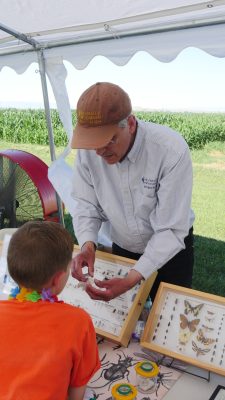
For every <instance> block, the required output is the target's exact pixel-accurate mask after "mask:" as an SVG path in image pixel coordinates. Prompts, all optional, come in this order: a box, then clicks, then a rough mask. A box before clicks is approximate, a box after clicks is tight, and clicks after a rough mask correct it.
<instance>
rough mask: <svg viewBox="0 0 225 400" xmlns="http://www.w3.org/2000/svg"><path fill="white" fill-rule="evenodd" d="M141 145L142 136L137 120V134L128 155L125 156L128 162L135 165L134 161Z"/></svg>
mask: <svg viewBox="0 0 225 400" xmlns="http://www.w3.org/2000/svg"><path fill="white" fill-rule="evenodd" d="M142 143H143V135H142V133H141V127H140V121H138V120H137V133H136V137H135V141H134V144H133V146H132V148H131V149H130V151H129V153H128V154H127V158H128V160H129V161H130V162H133V163H135V161H136V160H137V157H138V154H139V152H140V150H141V146H142Z"/></svg>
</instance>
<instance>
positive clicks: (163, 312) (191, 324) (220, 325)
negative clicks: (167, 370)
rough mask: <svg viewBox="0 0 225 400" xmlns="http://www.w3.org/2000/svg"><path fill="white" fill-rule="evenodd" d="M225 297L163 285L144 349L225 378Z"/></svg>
mask: <svg viewBox="0 0 225 400" xmlns="http://www.w3.org/2000/svg"><path fill="white" fill-rule="evenodd" d="M224 331H225V298H224V297H220V296H216V295H212V294H208V293H204V292H200V291H197V290H193V289H187V288H184V287H181V286H176V285H171V284H168V283H164V282H161V284H160V286H159V289H158V292H157V295H156V298H155V301H154V304H153V306H152V309H151V311H150V314H149V317H148V320H147V322H146V326H145V329H144V332H143V335H142V338H141V346H143V347H145V348H147V349H150V350H154V351H157V352H159V353H161V354H164V355H168V356H170V357H173V358H175V359H179V360H182V361H184V362H187V363H189V364H192V365H194V366H196V367H199V368H203V369H206V370H207V371H212V372H215V373H217V374H220V375H224V376H225V335H224Z"/></svg>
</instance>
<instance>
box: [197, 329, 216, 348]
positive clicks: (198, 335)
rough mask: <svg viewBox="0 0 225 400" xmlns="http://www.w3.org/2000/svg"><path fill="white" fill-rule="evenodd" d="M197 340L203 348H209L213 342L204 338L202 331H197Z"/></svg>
mask: <svg viewBox="0 0 225 400" xmlns="http://www.w3.org/2000/svg"><path fill="white" fill-rule="evenodd" d="M197 340H198V342H200V343H202V344H203V345H204V346H209V345H210V344H212V343H214V342H215V339H213V338H207V337H205V336H204V333H203V330H202V329H199V330H198V334H197Z"/></svg>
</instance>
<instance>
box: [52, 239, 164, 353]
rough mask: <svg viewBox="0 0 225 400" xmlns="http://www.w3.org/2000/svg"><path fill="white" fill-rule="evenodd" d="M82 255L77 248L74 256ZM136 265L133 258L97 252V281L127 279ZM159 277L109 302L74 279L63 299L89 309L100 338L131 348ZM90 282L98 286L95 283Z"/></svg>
mask: <svg viewBox="0 0 225 400" xmlns="http://www.w3.org/2000/svg"><path fill="white" fill-rule="evenodd" d="M78 252H79V247H78V246H74V255H75V254H77V253H78ZM134 264H135V261H134V260H131V259H129V258H124V257H120V256H116V255H113V254H110V253H105V252H101V251H96V259H95V272H94V278H96V279H98V280H103V279H111V278H123V277H125V276H126V275H127V274H128V272H129V270H130V268H131V267H132V266H133V265H134ZM156 275H157V273H154V274H152V275H151V277H150V278H149V279H148V280H146V281H143V282H141V283H138V284H137V285H135V286H134V287H133V288H132V289H130V290H128V291H127V292H126V293H124V294H121V295H120V296H118V297H117V298H115V299H113V300H111V301H109V302H105V301H99V300H92V299H91V298H90V297H89V295H88V294H87V293H86V291H85V286H84V284H83V283H81V282H79V281H77V280H76V279H74V278H73V277H72V276H71V277H70V278H69V280H68V282H67V284H66V287H65V288H64V290H63V291H62V293H61V294H60V295H59V298H60V299H61V300H63V301H65V302H66V303H69V304H72V305H74V306H77V307H82V308H83V309H84V310H86V311H87V312H88V313H89V314H90V315H91V317H92V321H93V324H94V327H95V331H96V333H97V334H98V335H100V336H102V337H104V338H106V339H109V340H111V341H114V342H117V343H119V344H121V345H123V346H127V345H128V342H129V340H130V337H131V334H132V332H133V331H134V329H135V326H136V323H137V320H138V318H139V316H140V314H141V311H142V309H143V307H144V304H145V302H146V299H147V297H148V295H149V292H150V289H151V287H152V285H153V283H154V280H155V277H156ZM90 283H91V284H92V285H93V286H95V285H94V281H93V280H92V282H90ZM98 289H99V288H98Z"/></svg>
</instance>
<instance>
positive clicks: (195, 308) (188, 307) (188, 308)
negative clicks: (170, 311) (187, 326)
mask: <svg viewBox="0 0 225 400" xmlns="http://www.w3.org/2000/svg"><path fill="white" fill-rule="evenodd" d="M184 305H185V309H184V313H185V314H186V315H188V314H189V313H191V314H193V315H194V317H197V316H198V314H199V312H200V311H201V309H202V307H203V306H204V304H203V303H202V304H198V305H197V306H192V305H191V303H190V302H189V301H187V300H184Z"/></svg>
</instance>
